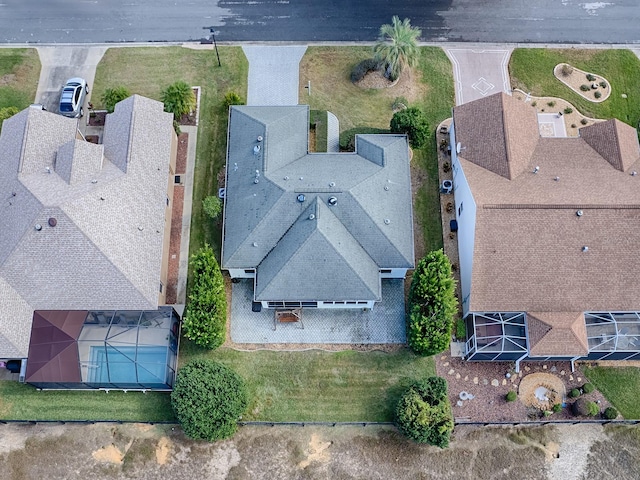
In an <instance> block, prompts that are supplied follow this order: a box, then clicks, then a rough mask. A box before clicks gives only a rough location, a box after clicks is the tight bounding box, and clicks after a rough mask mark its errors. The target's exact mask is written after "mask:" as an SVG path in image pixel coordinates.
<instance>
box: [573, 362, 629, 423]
mask: <svg viewBox="0 0 640 480" xmlns="http://www.w3.org/2000/svg"><path fill="white" fill-rule="evenodd" d="M583 372H584V374H585V375H586V376H587V378H588V379H589V381H590V382H591V383H593V384H594V385H595V386H596V388H597V389H598V390H600V392H601V393H602V394H603V395H604V396H605V397H606V398H607V400H609V401H610V402H611V404H612V405H613V406H614V407H616V408H617V409H618V410H619V411H620V413H621V414H622V416H623V417H624V418H628V419H640V402H639V401H638V386H639V385H640V368H637V367H587V368H585V369H584V370H583Z"/></svg>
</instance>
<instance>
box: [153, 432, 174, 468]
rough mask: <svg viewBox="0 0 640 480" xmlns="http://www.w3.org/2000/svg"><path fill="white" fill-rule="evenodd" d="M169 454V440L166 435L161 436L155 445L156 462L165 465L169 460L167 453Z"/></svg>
mask: <svg viewBox="0 0 640 480" xmlns="http://www.w3.org/2000/svg"><path fill="white" fill-rule="evenodd" d="M170 454H171V440H169V438H168V437H162V438H161V439H160V440H158V445H157V446H156V462H157V463H158V465H166V464H167V463H168V462H169V455H170Z"/></svg>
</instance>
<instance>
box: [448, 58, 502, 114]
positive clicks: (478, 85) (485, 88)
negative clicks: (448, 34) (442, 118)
mask: <svg viewBox="0 0 640 480" xmlns="http://www.w3.org/2000/svg"><path fill="white" fill-rule="evenodd" d="M444 51H445V52H446V54H447V56H448V57H449V59H450V60H451V63H452V64H453V76H454V80H455V84H456V105H462V104H463V103H467V102H471V101H472V100H477V99H479V98H482V97H486V96H487V95H491V94H494V93H498V92H507V93H511V84H510V82H509V71H508V66H509V57H510V56H511V51H512V49H510V48H508V49H498V48H492V49H487V50H484V49H478V50H474V49H471V48H446V47H444Z"/></svg>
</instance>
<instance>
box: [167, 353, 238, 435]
mask: <svg viewBox="0 0 640 480" xmlns="http://www.w3.org/2000/svg"><path fill="white" fill-rule="evenodd" d="M247 403H248V402H247V390H246V387H245V384H244V381H243V380H242V378H241V377H240V376H239V375H238V374H237V373H235V372H234V371H233V370H231V369H230V368H228V367H226V366H224V365H222V364H220V363H217V362H214V361H212V360H195V361H193V362H191V363H189V364H187V365H186V366H184V367H182V368H181V369H180V370H179V371H178V375H177V378H176V383H175V385H174V387H173V392H171V406H172V407H173V411H174V412H175V414H176V417H177V418H178V420H179V421H180V423H181V425H182V428H183V430H184V433H185V435H187V436H188V437H190V438H193V439H199V440H209V441H214V440H220V439H223V438H228V437H230V436H231V435H233V434H234V433H235V431H236V430H237V428H238V425H237V422H238V420H239V419H240V418H241V415H242V413H243V412H244V411H245V409H246V408H247Z"/></svg>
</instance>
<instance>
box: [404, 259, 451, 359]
mask: <svg viewBox="0 0 640 480" xmlns="http://www.w3.org/2000/svg"><path fill="white" fill-rule="evenodd" d="M455 288H456V281H455V280H454V278H453V275H452V273H451V263H450V262H449V259H448V258H447V256H446V255H445V254H444V252H443V251H442V249H440V250H435V251H433V252H431V253H429V254H428V255H427V256H426V257H425V258H423V259H421V260H420V261H419V262H418V265H417V266H416V269H415V271H414V272H413V279H412V281H411V288H410V289H409V325H408V337H409V346H410V347H411V348H412V350H413V351H414V352H416V353H418V354H420V355H435V354H436V353H440V352H442V351H444V350H445V349H446V348H447V347H448V346H449V343H450V341H451V329H452V327H453V316H454V315H455V314H456V312H457V310H458V305H457V300H456V296H455Z"/></svg>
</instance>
